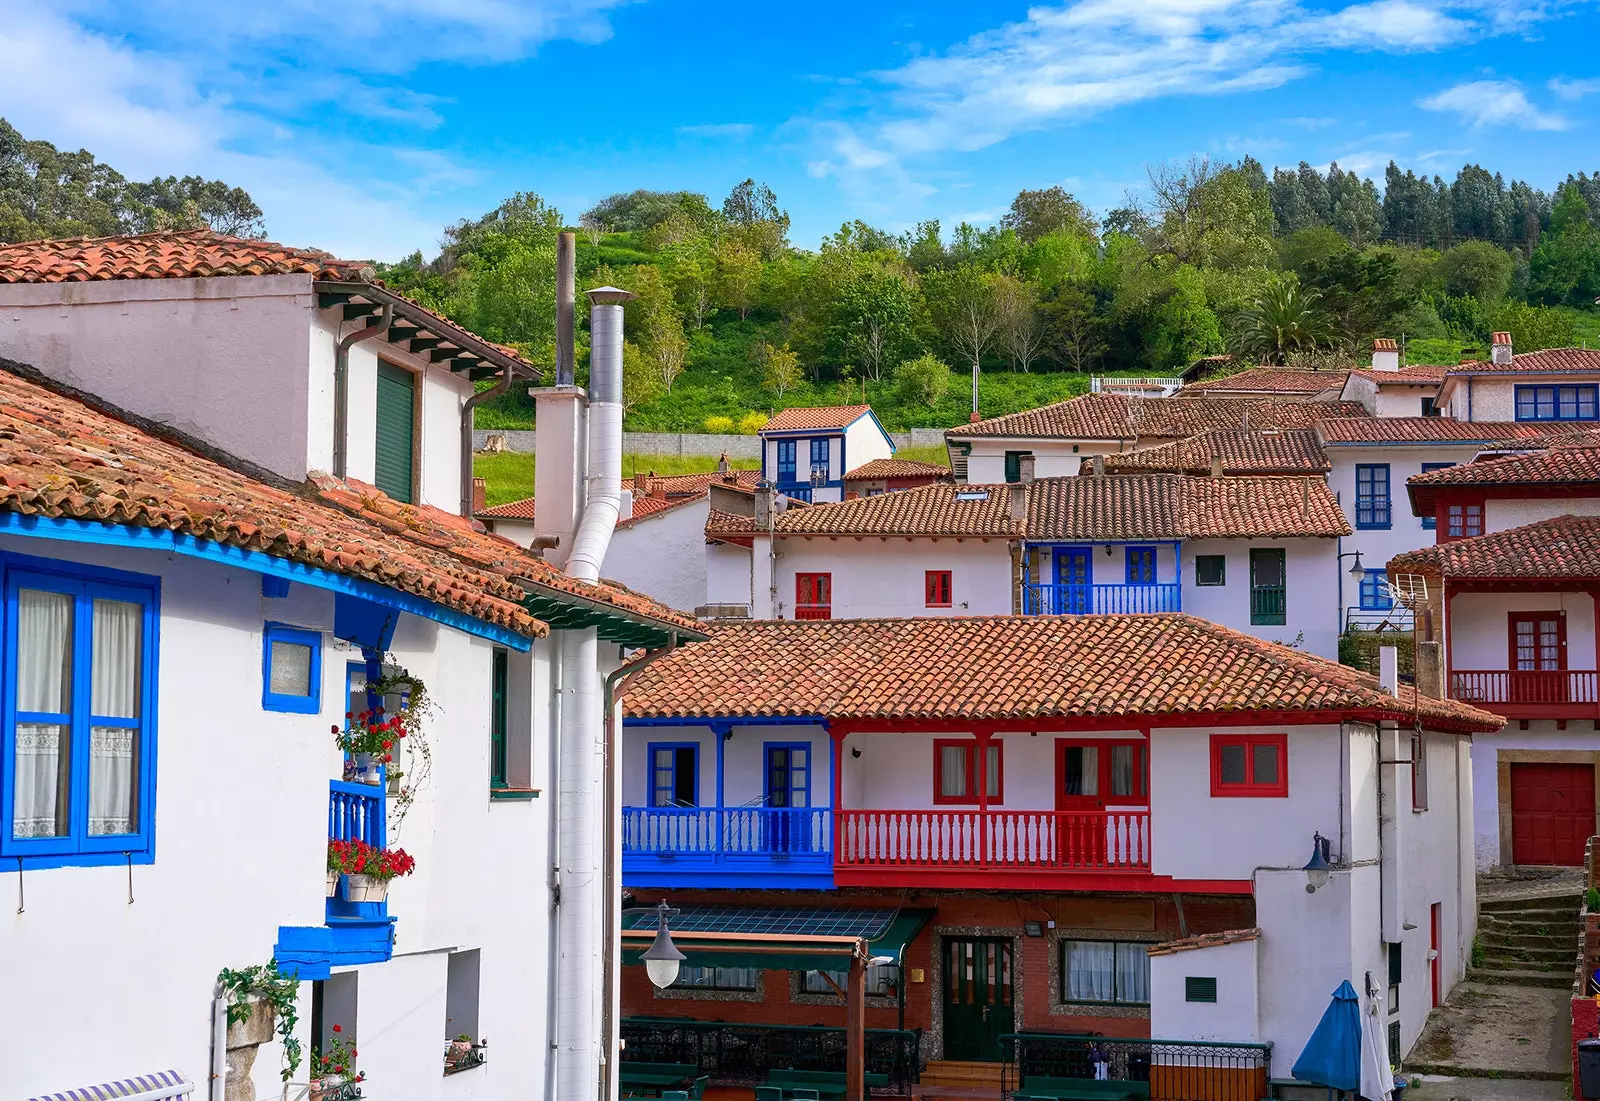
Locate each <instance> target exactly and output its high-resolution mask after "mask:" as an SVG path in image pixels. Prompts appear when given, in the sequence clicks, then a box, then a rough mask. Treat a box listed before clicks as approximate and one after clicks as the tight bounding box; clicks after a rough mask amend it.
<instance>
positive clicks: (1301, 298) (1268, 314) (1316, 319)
mask: <svg viewBox="0 0 1600 1101" xmlns="http://www.w3.org/2000/svg"><path fill="white" fill-rule="evenodd" d="M1331 341H1332V330H1331V328H1330V326H1329V325H1328V319H1327V317H1326V315H1324V314H1323V312H1322V309H1321V296H1320V295H1318V294H1317V292H1316V291H1312V290H1303V289H1302V288H1301V287H1300V284H1299V282H1298V281H1297V280H1295V279H1280V280H1278V281H1277V282H1276V283H1274V284H1273V285H1272V286H1271V287H1269V288H1268V289H1267V292H1266V293H1265V294H1263V295H1262V296H1261V298H1260V299H1258V300H1257V301H1256V303H1255V305H1254V306H1253V307H1252V308H1250V309H1248V310H1246V311H1244V313H1242V314H1240V315H1239V318H1238V319H1237V321H1236V322H1235V325H1234V329H1233V332H1232V333H1231V334H1230V340H1229V345H1230V347H1229V351H1231V352H1232V353H1233V354H1234V355H1235V356H1237V357H1239V358H1240V359H1243V360H1247V361H1252V362H1258V363H1280V364H1281V363H1284V362H1286V361H1287V360H1288V358H1289V355H1290V353H1292V352H1302V351H1315V350H1316V349H1317V348H1318V347H1321V346H1324V345H1327V344H1329V343H1331Z"/></svg>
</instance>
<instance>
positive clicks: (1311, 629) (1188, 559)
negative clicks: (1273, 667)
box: [1182, 539, 1349, 658]
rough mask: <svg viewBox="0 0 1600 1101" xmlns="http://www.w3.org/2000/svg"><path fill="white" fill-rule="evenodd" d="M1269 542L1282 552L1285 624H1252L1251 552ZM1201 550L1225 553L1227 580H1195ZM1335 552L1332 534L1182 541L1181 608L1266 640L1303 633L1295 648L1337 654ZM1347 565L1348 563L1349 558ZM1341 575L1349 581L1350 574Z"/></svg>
mask: <svg viewBox="0 0 1600 1101" xmlns="http://www.w3.org/2000/svg"><path fill="white" fill-rule="evenodd" d="M1272 547H1281V548H1282V549H1283V550H1284V552H1285V553H1284V556H1283V562H1284V585H1285V588H1284V623H1283V624H1282V625H1281V626H1279V625H1276V624H1252V623H1251V622H1250V551H1251V549H1252V548H1272ZM1202 554H1220V555H1223V556H1224V557H1226V558H1227V566H1226V568H1225V572H1224V577H1225V580H1226V584H1223V585H1196V584H1195V572H1194V571H1195V564H1194V563H1195V559H1196V558H1197V557H1198V556H1200V555H1202ZM1337 554H1338V550H1337V541H1336V540H1333V539H1278V540H1268V539H1251V540H1246V539H1195V540H1191V541H1189V542H1186V543H1184V544H1183V567H1182V568H1183V610H1184V611H1186V612H1188V613H1189V614H1190V615H1197V616H1200V617H1201V618H1202V619H1209V620H1212V621H1213V622H1216V623H1220V624H1222V625H1223V626H1224V627H1231V628H1233V629H1234V630H1236V631H1242V632H1244V633H1245V634H1248V635H1254V636H1255V637H1257V638H1264V639H1266V640H1268V641H1269V642H1282V643H1285V644H1287V643H1291V642H1293V641H1294V640H1295V637H1296V636H1297V635H1300V634H1302V633H1303V634H1304V635H1305V637H1304V638H1303V639H1302V640H1301V641H1300V643H1299V644H1298V645H1299V649H1301V650H1304V651H1305V652H1307V653H1309V654H1316V655H1318V656H1319V657H1325V658H1333V657H1337V656H1338V652H1339V631H1340V623H1341V615H1340V610H1339V597H1338V584H1337V577H1336V575H1337V573H1338V569H1337V559H1336V555H1337ZM1345 564H1346V566H1347V567H1348V565H1349V560H1348V559H1347V560H1346V562H1345ZM1345 580H1346V582H1347V583H1348V582H1349V578H1346V579H1345ZM1347 587H1348V584H1347Z"/></svg>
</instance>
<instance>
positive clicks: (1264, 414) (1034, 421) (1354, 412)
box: [945, 391, 1367, 443]
mask: <svg viewBox="0 0 1600 1101" xmlns="http://www.w3.org/2000/svg"><path fill="white" fill-rule="evenodd" d="M1180 393H1181V391H1180ZM1366 415H1367V411H1366V409H1365V408H1363V407H1362V405H1361V403H1360V402H1355V401H1291V400H1267V399H1262V398H1246V397H1224V396H1216V397H1196V398H1191V399H1189V400H1181V399H1179V398H1129V397H1123V396H1122V395H1120V394H1084V395H1083V396H1082V397H1076V398H1070V399H1068V400H1067V401H1060V402H1056V403H1055V404H1054V405H1045V406H1041V407H1040V408H1038V409H1028V410H1024V411H1023V412H1020V413H1008V414H1006V415H1005V416H1002V417H992V418H990V419H989V420H982V421H979V422H977V423H976V424H963V425H959V426H957V427H955V428H951V429H948V430H947V431H946V432H945V436H946V437H948V438H950V439H957V440H960V439H968V438H978V437H1004V438H1013V439H1046V440H1148V441H1150V442H1152V443H1154V442H1157V441H1161V440H1173V439H1184V438H1187V437H1189V436H1193V435H1196V434H1198V433H1200V432H1204V431H1206V430H1207V429H1210V428H1309V427H1311V426H1312V425H1314V424H1316V423H1317V422H1319V421H1321V420H1323V419H1325V418H1328V417H1364V416H1366Z"/></svg>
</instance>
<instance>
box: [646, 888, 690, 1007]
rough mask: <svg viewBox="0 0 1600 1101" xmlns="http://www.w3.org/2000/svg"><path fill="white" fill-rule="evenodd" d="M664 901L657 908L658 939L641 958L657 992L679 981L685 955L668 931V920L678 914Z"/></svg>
mask: <svg viewBox="0 0 1600 1101" xmlns="http://www.w3.org/2000/svg"><path fill="white" fill-rule="evenodd" d="M677 912H678V911H676V910H674V909H672V908H671V907H670V906H668V905H667V900H666V899H662V900H661V904H660V905H659V906H657V907H656V939H655V940H653V941H651V942H650V947H649V948H646V949H645V950H644V953H643V954H642V955H641V956H640V957H639V958H640V959H642V960H644V971H645V974H646V975H648V976H650V984H651V985H652V986H654V987H655V988H656V989H657V990H665V989H666V988H667V987H669V986H671V985H672V984H673V983H674V982H676V981H677V979H678V969H679V968H680V967H682V966H683V961H684V959H685V958H687V957H685V956H684V954H683V953H682V952H680V951H678V948H677V945H675V944H673V943H672V933H671V932H670V931H668V929H667V918H668V917H670V916H671V915H673V914H675V913H677Z"/></svg>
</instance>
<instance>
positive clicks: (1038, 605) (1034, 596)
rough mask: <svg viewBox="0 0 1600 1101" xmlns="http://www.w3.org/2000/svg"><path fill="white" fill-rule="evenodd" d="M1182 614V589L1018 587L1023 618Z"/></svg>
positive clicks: (1170, 585)
mask: <svg viewBox="0 0 1600 1101" xmlns="http://www.w3.org/2000/svg"><path fill="white" fill-rule="evenodd" d="M1181 611H1183V586H1181V585H1179V584H1178V583H1177V582H1164V583H1161V584H1151V585H1043V584H1026V585H1023V586H1022V612H1023V614H1024V615H1126V614H1138V613H1146V612H1181Z"/></svg>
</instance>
